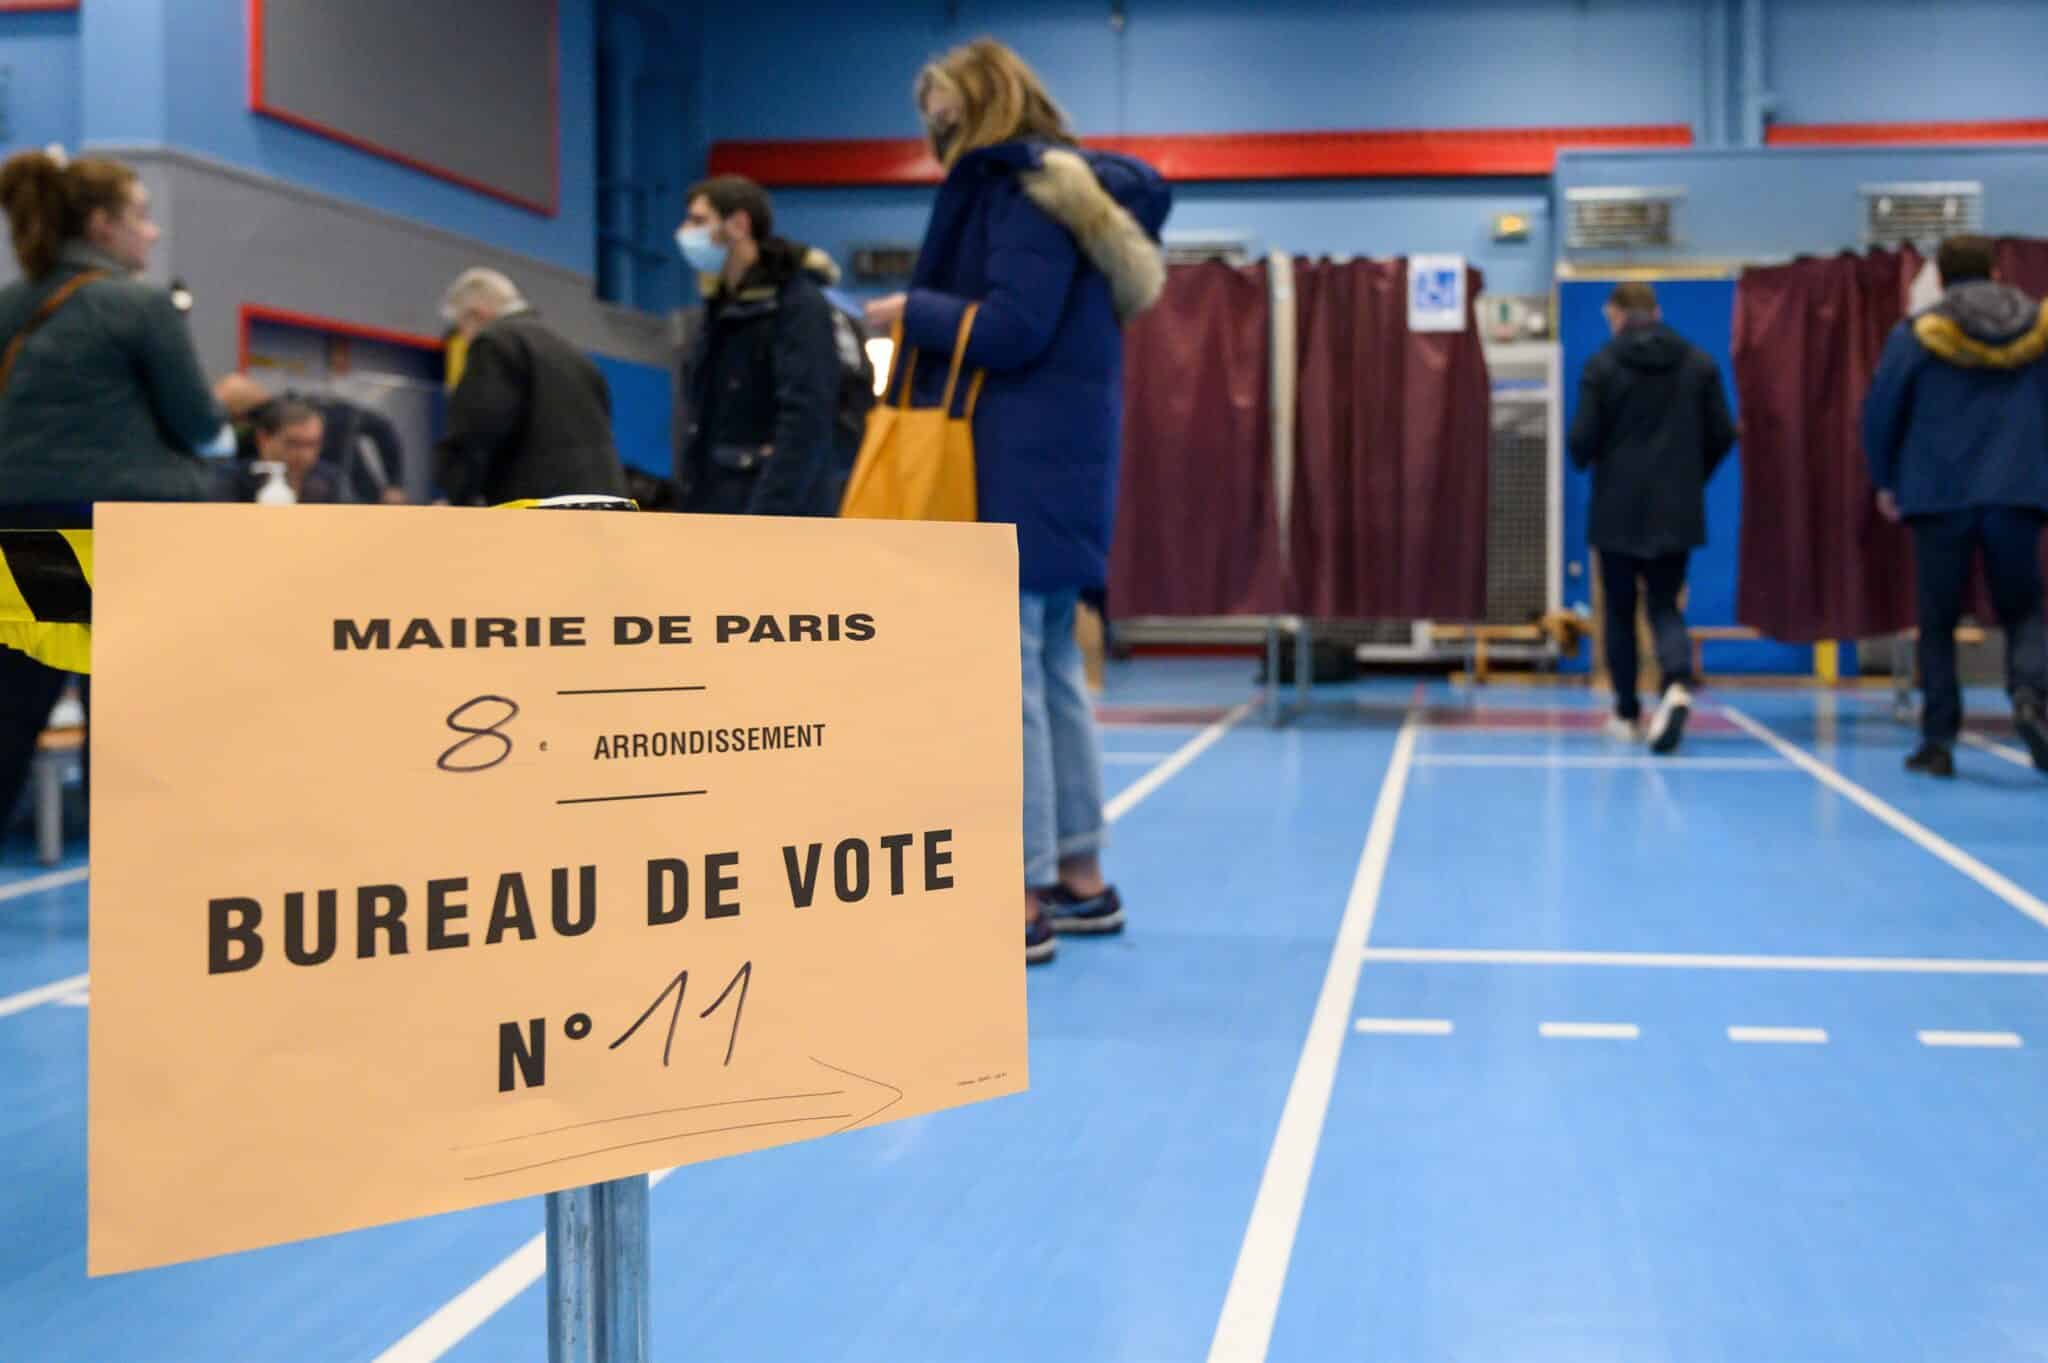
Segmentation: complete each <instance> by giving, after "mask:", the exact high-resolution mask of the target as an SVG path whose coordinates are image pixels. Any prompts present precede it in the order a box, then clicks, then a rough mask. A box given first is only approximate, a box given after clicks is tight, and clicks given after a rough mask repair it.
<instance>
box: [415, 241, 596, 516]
mask: <svg viewBox="0 0 2048 1363" xmlns="http://www.w3.org/2000/svg"><path fill="white" fill-rule="evenodd" d="M441 312H442V315H443V316H444V317H445V318H446V319H447V320H448V321H449V322H451V323H453V324H454V325H455V326H456V327H457V328H458V329H459V330H460V331H461V333H462V334H463V335H464V336H466V337H467V338H468V349H467V354H466V357H465V359H464V362H463V366H462V380H461V382H459V383H457V384H456V385H455V391H454V393H453V394H451V395H450V397H449V399H448V431H447V434H446V435H444V436H443V437H442V438H441V443H440V446H439V453H440V483H441V491H442V493H443V494H444V495H445V496H446V497H447V498H448V500H449V501H450V502H451V503H453V504H454V505H456V506H467V505H470V504H472V503H474V502H477V501H479V500H481V501H483V502H486V503H492V504H495V503H498V502H508V501H515V500H517V499H520V498H524V497H560V496H566V495H568V494H570V493H578V492H587V493H603V494H608V495H611V496H621V495H623V494H624V492H625V487H626V476H625V473H624V471H623V470H622V469H621V468H620V467H619V455H618V450H617V449H616V448H615V447H614V446H613V444H612V418H611V390H610V388H609V387H608V386H607V385H606V384H605V381H604V375H603V374H601V373H599V372H598V368H597V366H596V365H594V364H592V363H591V362H590V359H589V357H587V356H585V355H584V354H583V353H582V352H581V351H579V350H577V349H576V348H575V347H574V346H571V345H570V344H569V343H568V342H567V341H565V340H563V339H562V338H561V337H560V336H558V335H556V334H555V333H554V332H553V331H552V330H550V329H549V328H548V327H547V326H546V325H545V324H544V323H542V321H541V320H540V317H539V316H538V315H537V314H536V313H535V312H534V311H533V309H532V308H530V307H529V306H527V303H526V300H525V299H524V298H522V297H521V296H520V294H519V290H518V289H517V288H516V287H515V286H514V285H513V283H512V281H511V280H509V279H507V278H506V277H505V276H504V275H502V274H499V273H498V272H497V271H495V270H470V271H467V272H465V273H464V274H463V275H462V276H461V277H460V278H458V279H457V280H456V281H455V283H454V284H453V285H451V286H450V287H449V290H448V293H447V295H446V297H445V298H444V299H443V300H442V304H441Z"/></svg>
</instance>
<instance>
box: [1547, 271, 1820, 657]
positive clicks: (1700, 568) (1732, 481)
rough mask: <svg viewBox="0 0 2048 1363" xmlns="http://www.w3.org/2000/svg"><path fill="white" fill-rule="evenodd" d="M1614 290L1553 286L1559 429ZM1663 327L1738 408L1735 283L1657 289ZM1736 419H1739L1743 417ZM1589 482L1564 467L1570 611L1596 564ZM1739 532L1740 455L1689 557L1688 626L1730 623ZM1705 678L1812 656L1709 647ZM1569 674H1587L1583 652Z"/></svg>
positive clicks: (1583, 596)
mask: <svg viewBox="0 0 2048 1363" xmlns="http://www.w3.org/2000/svg"><path fill="white" fill-rule="evenodd" d="M1613 289H1614V281H1612V280H1606V281H1601V280H1577V279H1575V280H1570V281H1567V282H1563V283H1560V284H1559V285H1558V340H1559V343H1560V347H1561V350H1562V354H1563V361H1564V423H1565V429H1566V430H1567V431H1569V430H1570V429H1571V422H1572V416H1573V414H1574V413H1575V412H1576V411H1577V409H1578V400H1579V376H1580V374H1581V373H1582V372H1583V371H1584V370H1585V367H1586V361H1587V360H1589V359H1591V358H1592V357H1593V356H1594V355H1595V354H1596V353H1598V351H1599V349H1600V347H1602V346H1604V345H1606V344H1607V342H1608V339H1609V337H1608V331H1607V319H1606V317H1605V316H1604V315H1603V314H1602V312H1601V308H1602V307H1603V306H1604V305H1605V304H1606V302H1607V295H1608V294H1609V293H1611V292H1612V291H1613ZM1656 289H1657V301H1658V304H1659V306H1661V307H1662V308H1663V310H1664V320H1665V321H1667V322H1669V323H1670V324H1671V325H1672V326H1673V327H1674V328H1675V329H1676V330H1677V331H1678V332H1679V333H1680V334H1681V335H1683V336H1684V337H1685V338H1686V339H1687V340H1689V341H1691V342H1692V343H1693V344H1694V345H1696V346H1698V347H1699V348H1700V349H1702V350H1704V351H1706V352H1707V354H1709V355H1711V356H1712V357H1713V359H1714V363H1716V364H1718V365H1720V366H1721V381H1722V383H1724V384H1726V385H1727V388H1728V402H1729V405H1730V407H1731V408H1734V407H1736V405H1737V399H1736V393H1735V372H1734V365H1733V363H1732V362H1731V360H1730V358H1729V355H1730V350H1731V347H1732V344H1733V341H1734V327H1735V281H1734V280H1733V279H1674V280H1667V281H1664V282H1661V283H1658V284H1657V285H1656ZM1735 416H1736V420H1737V421H1738V422H1739V421H1740V420H1741V419H1742V414H1741V412H1740V411H1739V410H1737V411H1736V413H1735ZM1591 495H1592V479H1591V477H1590V476H1589V475H1587V474H1585V473H1581V472H1580V471H1579V470H1577V469H1575V468H1573V467H1571V464H1570V462H1569V461H1567V462H1566V465H1565V471H1564V599H1565V604H1566V605H1567V606H1574V607H1580V606H1582V607H1584V608H1586V609H1587V610H1589V611H1590V610H1591V609H1592V604H1593V581H1592V578H1591V576H1590V574H1591V572H1592V561H1591V558H1590V556H1589V554H1588V552H1587V549H1586V507H1587V503H1588V501H1589V499H1590V498H1591ZM1741 535H1742V450H1741V448H1740V447H1739V446H1738V447H1737V449H1736V451H1735V453H1734V454H1733V455H1732V456H1731V457H1730V458H1729V459H1728V461H1727V462H1726V463H1725V464H1723V465H1722V466H1721V471H1720V472H1719V473H1717V474H1715V475H1714V481H1713V483H1712V484H1711V485H1710V486H1709V487H1708V488H1707V545H1706V547H1705V548H1704V549H1701V550H1700V551H1699V552H1698V553H1696V554H1694V555H1693V559H1692V575H1691V579H1690V582H1691V595H1690V598H1689V604H1688V608H1687V611H1686V618H1687V621H1688V622H1689V623H1691V624H1695V625H1732V624H1734V623H1736V621H1735V575H1736V565H1737V562H1738V559H1739V546H1740V544H1741ZM1704 656H1705V662H1706V668H1707V670H1708V671H1709V672H1724V673H1767V674H1791V675H1798V676H1807V675H1811V674H1812V672H1813V649H1812V647H1811V646H1809V645H1806V644H1775V643H1771V642H1769V641H1767V640H1759V641H1756V642H1753V643H1752V642H1736V641H1730V642H1725V643H1708V644H1707V645H1706V651H1705V655H1704ZM1570 669H1571V670H1572V671H1576V672H1586V671H1590V670H1591V657H1590V654H1589V653H1585V652H1582V653H1581V656H1579V657H1578V658H1576V659H1574V660H1573V661H1572V663H1571V664H1570Z"/></svg>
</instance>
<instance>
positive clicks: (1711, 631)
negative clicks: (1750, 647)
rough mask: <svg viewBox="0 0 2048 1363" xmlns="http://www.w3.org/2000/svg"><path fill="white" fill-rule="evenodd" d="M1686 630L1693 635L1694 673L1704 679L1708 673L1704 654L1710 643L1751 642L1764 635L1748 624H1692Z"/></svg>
mask: <svg viewBox="0 0 2048 1363" xmlns="http://www.w3.org/2000/svg"><path fill="white" fill-rule="evenodd" d="M1686 632H1687V633H1688V634H1690V635H1691V636H1692V674H1693V676H1695V677H1698V678H1700V679H1702V680H1704V679H1705V677H1706V675H1707V671H1706V663H1705V661H1704V655H1705V653H1706V645H1708V644H1710V643H1716V642H1721V643H1750V642H1754V641H1756V640H1759V639H1762V638H1763V637H1764V636H1763V635H1762V634H1760V633H1758V632H1757V631H1756V630H1753V629H1751V628H1750V627H1749V626H1748V625H1691V626H1688V627H1687V629H1686Z"/></svg>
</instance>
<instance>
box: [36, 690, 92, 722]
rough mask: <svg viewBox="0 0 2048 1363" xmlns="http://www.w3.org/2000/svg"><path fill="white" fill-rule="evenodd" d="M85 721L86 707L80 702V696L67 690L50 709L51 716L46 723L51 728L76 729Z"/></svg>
mask: <svg viewBox="0 0 2048 1363" xmlns="http://www.w3.org/2000/svg"><path fill="white" fill-rule="evenodd" d="M84 723H85V707H84V706H83V705H80V704H79V703H78V697H77V696H75V695H73V694H72V693H71V692H69V691H66V692H65V693H64V694H63V696H61V697H60V698H59V699H58V701H57V704H56V707H55V708H54V709H52V710H51V711H50V718H49V720H48V721H47V723H46V724H45V725H44V727H45V728H50V729H76V728H78V727H80V726H81V725H83V724H84Z"/></svg>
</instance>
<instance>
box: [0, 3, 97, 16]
mask: <svg viewBox="0 0 2048 1363" xmlns="http://www.w3.org/2000/svg"><path fill="white" fill-rule="evenodd" d="M77 8H78V0H0V14H61V13H64V12H66V11H68V10H75V9H77Z"/></svg>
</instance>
